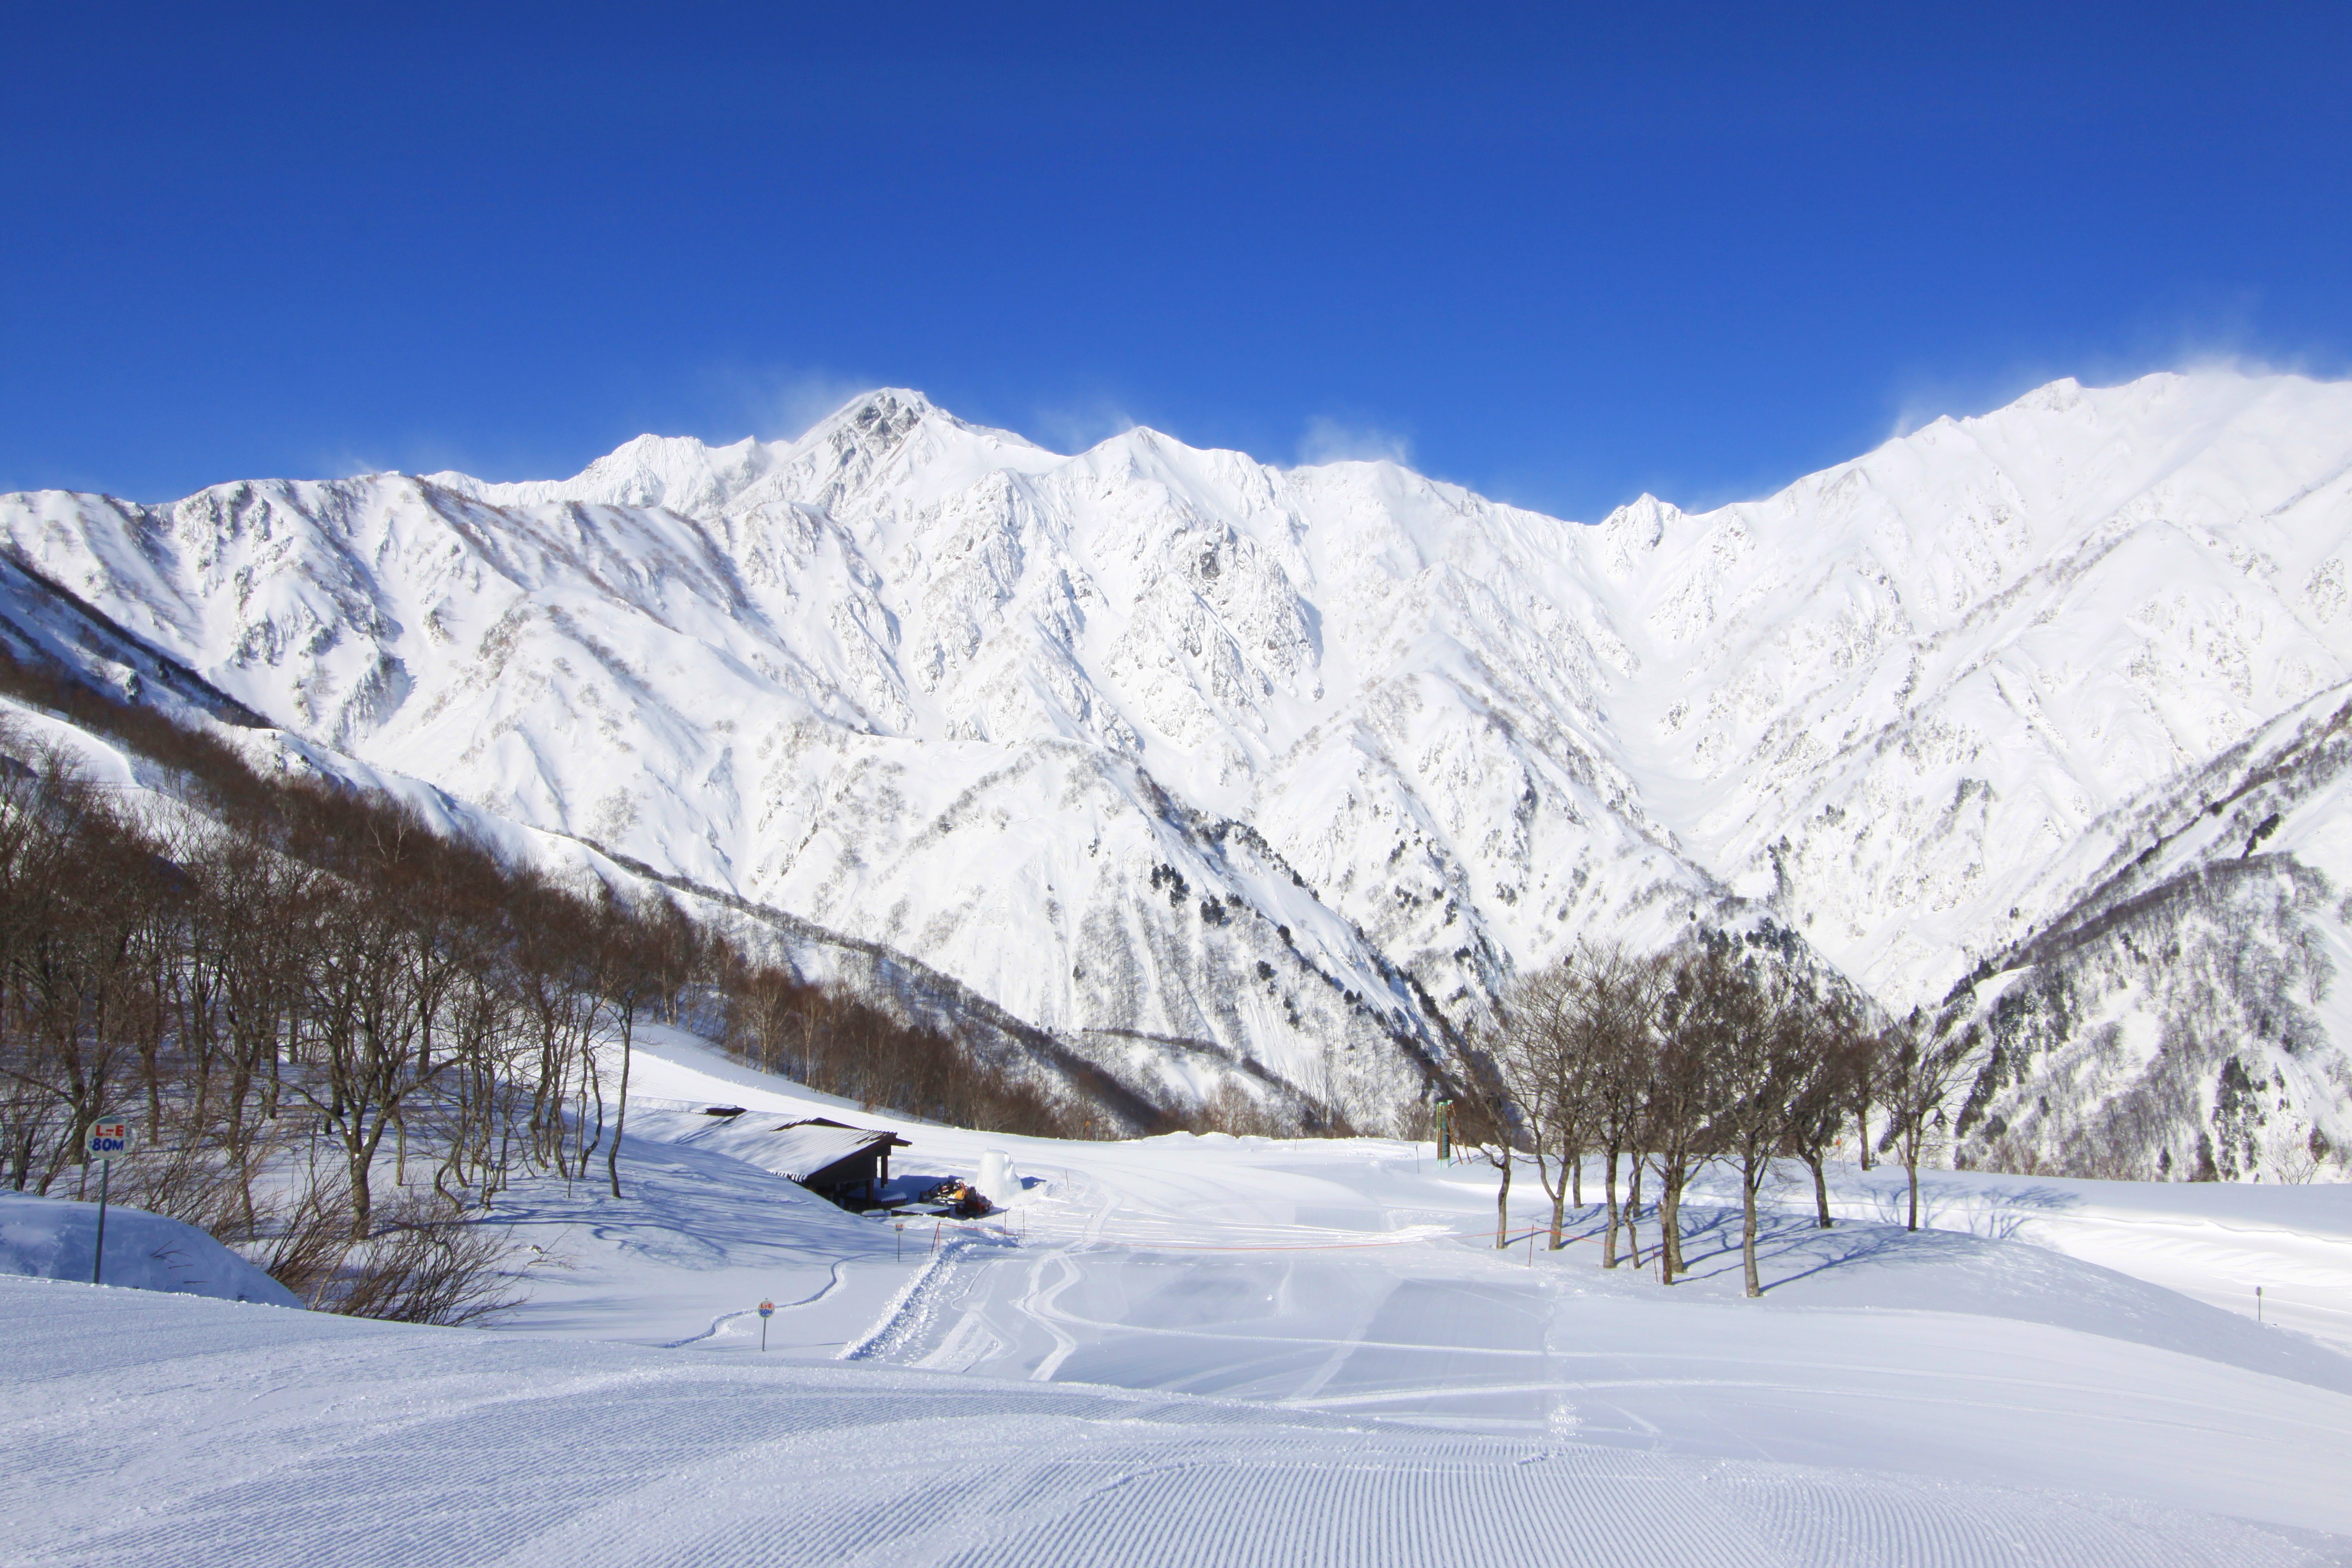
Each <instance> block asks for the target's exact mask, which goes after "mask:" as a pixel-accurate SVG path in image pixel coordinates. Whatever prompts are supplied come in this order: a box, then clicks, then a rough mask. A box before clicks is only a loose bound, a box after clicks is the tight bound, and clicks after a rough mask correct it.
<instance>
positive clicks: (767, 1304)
mask: <svg viewBox="0 0 2352 1568" xmlns="http://www.w3.org/2000/svg"><path fill="white" fill-rule="evenodd" d="M775 1315H776V1304H775V1303H774V1302H773V1301H762V1302H761V1303H760V1353H761V1355H765V1354H767V1353H768V1320H769V1319H770V1318H772V1317H774V1316H775Z"/></svg>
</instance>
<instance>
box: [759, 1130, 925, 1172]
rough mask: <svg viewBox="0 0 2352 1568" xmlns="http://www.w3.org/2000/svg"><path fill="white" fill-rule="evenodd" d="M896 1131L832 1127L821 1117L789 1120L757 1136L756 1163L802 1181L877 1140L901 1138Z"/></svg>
mask: <svg viewBox="0 0 2352 1568" xmlns="http://www.w3.org/2000/svg"><path fill="white" fill-rule="evenodd" d="M900 1142H903V1140H901V1139H899V1138H898V1136H897V1135H895V1134H893V1133H889V1132H877V1131H872V1130H871V1129H868V1128H863V1127H836V1126H830V1125H828V1124H826V1123H824V1122H822V1121H793V1122H787V1123H785V1124H784V1125H783V1126H782V1127H779V1128H777V1129H776V1130H775V1131H773V1132H772V1133H770V1134H769V1135H768V1136H767V1137H765V1138H762V1139H761V1140H760V1144H761V1148H760V1154H761V1159H760V1163H761V1164H762V1165H765V1166H766V1167H767V1168H768V1169H769V1170H771V1171H773V1172H775V1173H777V1174H778V1175H780V1176H789V1177H791V1178H792V1179H793V1181H795V1182H800V1181H806V1180H807V1179H808V1178H809V1177H811V1176H813V1175H814V1174H816V1173H818V1172H819V1171H822V1170H824V1168H825V1167H826V1166H827V1165H831V1164H835V1163H838V1162H840V1161H843V1160H846V1159H848V1158H849V1157H850V1156H851V1155H853V1154H856V1153H860V1152H864V1151H865V1150H867V1149H870V1148H872V1147H873V1146H874V1145H875V1144H877V1143H881V1144H897V1143H900Z"/></svg>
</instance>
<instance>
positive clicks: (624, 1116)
mask: <svg viewBox="0 0 2352 1568" xmlns="http://www.w3.org/2000/svg"><path fill="white" fill-rule="evenodd" d="M629 1024H630V1015H629V1013H628V1012H623V1013H622V1015H621V1100H620V1104H619V1105H618V1106H616V1107H615V1108H614V1114H613V1146H612V1147H611V1148H610V1149H607V1150H606V1151H604V1174H605V1175H607V1176H609V1177H611V1178H612V1182H613V1195H614V1197H616V1198H617V1197H619V1196H620V1195H621V1131H622V1129H624V1128H625V1127H626V1126H627V1125H628V1124H629V1032H630V1031H629Z"/></svg>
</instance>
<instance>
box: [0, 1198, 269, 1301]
mask: <svg viewBox="0 0 2352 1568" xmlns="http://www.w3.org/2000/svg"><path fill="white" fill-rule="evenodd" d="M97 1241H98V1205H96V1204H85V1203H73V1202H70V1201H68V1200H66V1199H62V1198H44V1197H37V1196H35V1195H34V1194H30V1193H0V1274H22V1275H29V1276H30V1277H32V1278H33V1279H79V1280H82V1281H85V1282H87V1281H88V1280H89V1274H90V1249H91V1248H92V1247H94V1246H95V1245H96V1244H97ZM104 1279H105V1283H106V1284H108V1285H110V1286H116V1287H122V1288H128V1289H137V1290H167V1291H170V1292H172V1293H173V1294H174V1295H181V1296H216V1297H219V1298H220V1299H222V1300H229V1301H259V1302H262V1303H264V1304H266V1305H268V1306H272V1307H295V1308H299V1307H300V1306H301V1305H302V1303H301V1301H300V1300H298V1299H297V1298H296V1297H295V1295H294V1292H292V1291H291V1290H289V1289H286V1287H285V1286H283V1285H280V1284H279V1283H278V1281H277V1280H275V1279H271V1278H270V1277H269V1276H268V1275H267V1274H264V1273H263V1272H262V1271H261V1270H260V1269H258V1268H255V1267H254V1266H253V1265H252V1264H250V1263H248V1262H247V1261H246V1260H245V1259H244V1258H239V1257H238V1256H237V1255H236V1253H234V1252H231V1251H230V1250H229V1249H228V1248H227V1247H223V1246H222V1245H221V1244H220V1243H219V1242H217V1241H215V1240H214V1239H213V1238H212V1237H209V1236H206V1235H205V1233H204V1232H203V1231H201V1230H198V1229H197V1228H196V1227H195V1226H192V1225H185V1224H183V1223H182V1222H181V1221H179V1220H176V1219H166V1218H164V1217H163V1215H152V1214H149V1213H147V1212H146V1211H145V1210H143V1209H132V1208H123V1207H121V1205H108V1207H107V1211H106V1268H105V1271H104Z"/></svg>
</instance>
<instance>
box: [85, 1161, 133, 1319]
mask: <svg viewBox="0 0 2352 1568" xmlns="http://www.w3.org/2000/svg"><path fill="white" fill-rule="evenodd" d="M82 1148H83V1150H84V1151H85V1152H86V1153H87V1154H88V1155H89V1158H91V1159H94V1160H96V1161H97V1162H98V1241H97V1244H96V1245H94V1246H93V1247H91V1248H90V1249H89V1282H90V1283H91V1284H93V1285H96V1284H99V1283H100V1276H101V1275H102V1274H103V1273H104V1271H105V1268H106V1188H107V1181H108V1178H110V1177H111V1176H112V1175H113V1174H114V1156H116V1155H117V1154H128V1153H129V1152H131V1123H129V1122H128V1121H94V1122H92V1123H90V1129H89V1137H88V1138H87V1139H85V1140H84V1141H83V1143H82Z"/></svg>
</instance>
